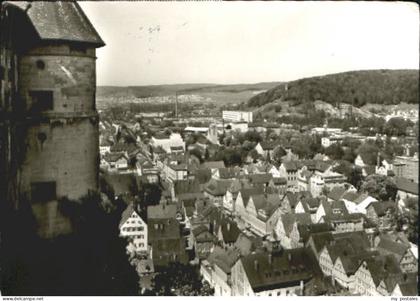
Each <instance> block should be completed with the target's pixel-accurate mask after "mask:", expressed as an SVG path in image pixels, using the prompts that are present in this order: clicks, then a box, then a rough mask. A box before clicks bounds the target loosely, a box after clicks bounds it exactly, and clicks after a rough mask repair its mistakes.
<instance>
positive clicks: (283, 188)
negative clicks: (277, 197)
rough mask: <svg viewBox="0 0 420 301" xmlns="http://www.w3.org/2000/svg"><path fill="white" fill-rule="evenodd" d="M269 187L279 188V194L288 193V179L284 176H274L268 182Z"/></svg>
mask: <svg viewBox="0 0 420 301" xmlns="http://www.w3.org/2000/svg"><path fill="white" fill-rule="evenodd" d="M268 186H269V187H273V188H277V189H278V191H279V194H282V195H284V194H286V192H287V179H286V178H282V177H274V176H273V177H272V178H271V180H270V182H269V183H268Z"/></svg>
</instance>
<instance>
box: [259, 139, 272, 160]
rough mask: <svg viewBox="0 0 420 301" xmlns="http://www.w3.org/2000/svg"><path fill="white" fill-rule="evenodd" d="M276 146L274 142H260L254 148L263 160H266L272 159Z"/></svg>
mask: <svg viewBox="0 0 420 301" xmlns="http://www.w3.org/2000/svg"><path fill="white" fill-rule="evenodd" d="M276 146H277V143H276V142H274V141H261V142H259V143H258V144H257V145H256V146H255V150H256V151H257V153H258V154H260V155H261V156H263V157H264V158H265V159H268V158H273V152H274V148H275V147H276Z"/></svg>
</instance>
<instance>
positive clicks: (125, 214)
mask: <svg viewBox="0 0 420 301" xmlns="http://www.w3.org/2000/svg"><path fill="white" fill-rule="evenodd" d="M133 212H136V213H137V215H139V214H138V212H137V211H135V209H134V205H133V203H130V204H128V206H127V208H125V210H124V211H123V212H122V214H121V221H120V227H121V226H122V225H123V224H124V223H125V222H126V221H127V220H128V219H129V218H130V216H131V215H132V214H133ZM139 216H140V215H139Z"/></svg>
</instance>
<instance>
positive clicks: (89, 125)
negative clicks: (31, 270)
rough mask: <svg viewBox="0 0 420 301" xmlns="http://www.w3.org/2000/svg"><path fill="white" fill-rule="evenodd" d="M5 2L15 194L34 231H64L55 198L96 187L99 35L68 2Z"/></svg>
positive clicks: (49, 233) (67, 228)
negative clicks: (12, 72)
mask: <svg viewBox="0 0 420 301" xmlns="http://www.w3.org/2000/svg"><path fill="white" fill-rule="evenodd" d="M6 5H7V6H8V15H9V18H12V17H13V19H14V21H15V22H13V24H15V26H16V27H11V28H9V29H8V30H10V31H11V32H12V33H13V35H14V36H15V37H16V38H15V41H14V42H13V44H14V51H15V52H16V54H17V61H18V63H17V66H18V67H17V93H16V95H15V97H14V99H12V101H13V102H15V109H14V110H15V112H16V114H14V117H11V122H12V123H14V124H16V127H15V128H16V132H17V137H18V139H19V141H18V142H16V143H18V144H20V145H21V147H20V151H19V152H18V153H19V158H16V160H15V161H16V169H17V170H16V173H15V175H16V179H15V181H14V182H15V185H16V190H17V191H18V193H17V195H18V196H17V199H18V201H19V200H23V199H24V200H27V201H29V202H30V204H31V207H32V209H33V213H34V215H35V218H36V220H37V222H38V225H39V229H38V232H39V234H40V235H41V236H42V237H47V238H50V237H54V236H56V235H59V234H63V233H66V232H70V231H71V227H70V223H69V221H68V219H67V218H65V217H64V216H63V215H62V214H61V212H60V210H59V206H58V204H59V202H60V200H62V199H64V198H67V199H70V200H74V201H77V200H79V199H80V198H81V197H83V196H85V195H87V194H88V193H89V192H90V191H97V190H98V172H99V170H98V169H99V130H98V113H97V111H96V106H95V92H96V55H95V51H96V48H98V47H101V46H104V43H103V41H102V40H101V38H100V37H99V35H98V34H97V32H96V31H95V29H94V28H93V26H92V25H91V23H90V22H89V20H88V19H87V17H86V16H85V14H84V13H83V11H82V9H81V8H80V6H79V5H78V4H77V3H76V2H68V1H65V2H37V1H35V2H31V3H28V2H10V3H8V4H6ZM2 30H3V29H2Z"/></svg>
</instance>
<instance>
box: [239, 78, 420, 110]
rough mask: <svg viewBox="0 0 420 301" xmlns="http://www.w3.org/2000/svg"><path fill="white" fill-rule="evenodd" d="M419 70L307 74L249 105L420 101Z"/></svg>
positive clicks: (360, 103)
mask: <svg viewBox="0 0 420 301" xmlns="http://www.w3.org/2000/svg"><path fill="white" fill-rule="evenodd" d="M418 99H419V70H366V71H350V72H344V73H337V74H329V75H324V76H318V77H310V78H303V79H299V80H296V81H291V82H288V83H282V84H280V85H278V86H276V87H274V88H272V89H270V90H268V91H266V92H264V93H260V94H257V95H255V96H253V97H252V98H250V99H249V100H248V103H247V105H248V107H260V106H263V105H265V104H267V103H271V102H273V101H275V100H281V101H288V102H293V105H299V104H302V103H305V102H311V101H315V100H322V101H324V102H327V103H330V104H332V105H337V104H338V103H340V102H341V103H348V104H353V105H354V106H356V107H361V106H363V105H365V104H367V103H377V104H385V105H392V104H398V103H400V102H406V103H418Z"/></svg>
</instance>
